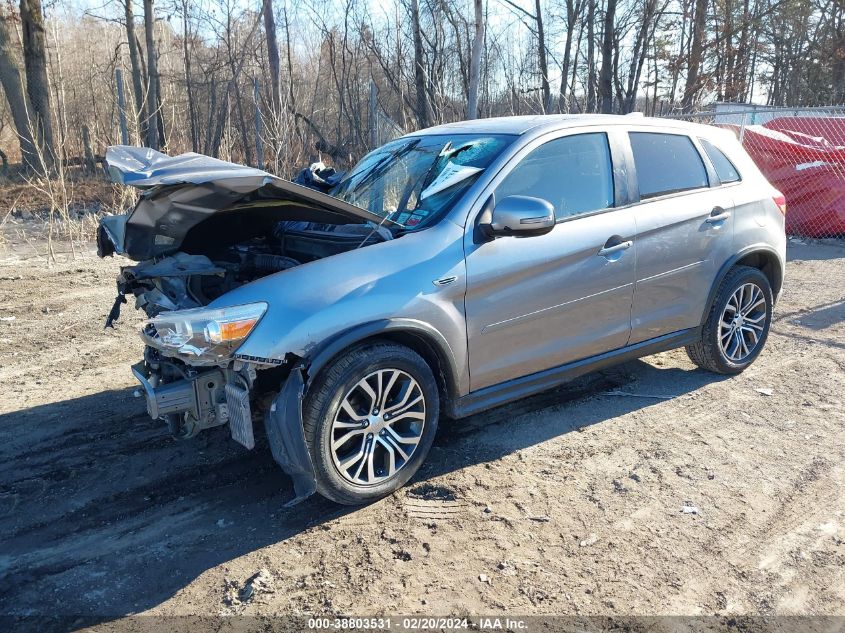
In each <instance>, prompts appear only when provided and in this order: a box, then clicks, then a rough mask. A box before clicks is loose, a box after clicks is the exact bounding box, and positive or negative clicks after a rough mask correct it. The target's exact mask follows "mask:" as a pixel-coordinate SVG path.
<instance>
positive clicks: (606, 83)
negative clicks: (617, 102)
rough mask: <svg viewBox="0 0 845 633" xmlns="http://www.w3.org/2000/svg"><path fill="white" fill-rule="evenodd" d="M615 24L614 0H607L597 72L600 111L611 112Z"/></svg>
mask: <svg viewBox="0 0 845 633" xmlns="http://www.w3.org/2000/svg"><path fill="white" fill-rule="evenodd" d="M615 24H616V0H607V6H606V7H605V13H604V34H603V36H602V45H601V71H600V72H599V101H600V102H601V111H602V112H604V113H605V114H610V113H611V112H613V31H614V27H615Z"/></svg>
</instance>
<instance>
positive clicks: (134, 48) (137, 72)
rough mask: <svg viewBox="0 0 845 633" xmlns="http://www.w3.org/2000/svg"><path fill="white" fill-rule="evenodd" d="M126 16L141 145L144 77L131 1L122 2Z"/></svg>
mask: <svg viewBox="0 0 845 633" xmlns="http://www.w3.org/2000/svg"><path fill="white" fill-rule="evenodd" d="M123 6H124V9H125V16H126V42H127V44H128V46H129V65H130V66H132V93H133V95H134V96H135V117H134V118H135V125H136V126H137V128H138V139H139V141H140V142H141V143H143V142H144V139H146V137H147V121H146V119H147V116H146V114H145V113H144V79H143V77H144V75H143V72H142V71H141V58H140V55H139V54H138V36H137V35H136V34H135V14H134V13H133V12H132V0H124V5H123Z"/></svg>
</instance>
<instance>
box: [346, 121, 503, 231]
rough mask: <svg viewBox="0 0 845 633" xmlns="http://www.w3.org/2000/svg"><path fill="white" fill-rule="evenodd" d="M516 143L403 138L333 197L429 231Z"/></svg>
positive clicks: (372, 156) (487, 138)
mask: <svg viewBox="0 0 845 633" xmlns="http://www.w3.org/2000/svg"><path fill="white" fill-rule="evenodd" d="M513 139H514V137H513V136H509V135H504V134H497V135H492V134H491V135H470V134H454V135H440V134H438V135H430V136H421V137H417V138H405V139H399V140H396V141H393V142H391V143H388V144H386V145H383V146H382V147H380V148H378V149H377V150H375V151H373V152H371V153H369V154H368V155H367V156H365V157H364V158H363V159H362V160H361V161H360V162H359V163H358V164H357V165H356V166H355V168H354V169H352V171H350V172H349V174H348V175H347V176H346V177H345V178H344V179H343V180H342V181H341V182H340V183H339V184H338V186H337V188H336V189H335V190H334V191H333V192H332V195H334V196H336V197H338V198H340V199H341V200H344V201H346V202H349V203H350V204H354V205H356V206H359V207H362V208H364V209H368V210H370V211H372V212H374V213H376V214H378V215H380V216H382V217H385V218H387V219H390V220H393V221H394V222H398V223H399V224H402V225H403V226H405V227H407V228H419V227H424V226H428V225H431V224H433V223H435V222H437V221H438V220H439V219H440V218H441V217H442V216H443V215H445V213H446V212H447V211H448V210H449V209H451V208H452V205H453V204H454V203H455V202H457V200H458V199H459V198H460V196H461V195H462V194H463V193H464V192H465V191H466V190H467V189H468V188H469V187H470V186H471V185H472V183H474V182H475V181H476V179H477V178H478V176H479V174H481V173H482V172H483V171H484V170H485V169H486V168H487V167H488V166H489V165H490V164H491V163H492V162H493V160H494V159H495V158H496V157H497V156H499V154H501V153H502V151H503V150H504V149H505V148H506V147H507V146H508V145H510V143H511V142H512V141H513Z"/></svg>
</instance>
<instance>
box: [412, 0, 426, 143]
mask: <svg viewBox="0 0 845 633" xmlns="http://www.w3.org/2000/svg"><path fill="white" fill-rule="evenodd" d="M411 28H412V29H413V35H414V85H415V88H416V91H417V125H418V126H419V127H420V128H425V127H428V125H429V121H431V116H430V115H431V108H430V106H429V103H428V91H427V90H426V81H425V66H424V60H423V42H422V34H421V33H420V3H419V0H411Z"/></svg>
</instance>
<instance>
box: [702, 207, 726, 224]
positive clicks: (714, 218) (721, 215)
mask: <svg viewBox="0 0 845 633" xmlns="http://www.w3.org/2000/svg"><path fill="white" fill-rule="evenodd" d="M729 217H731V214H730V212H729V211H725V210H724V209H723V208H722V207H713V210H712V211H711V212H710V215H709V216H708V218H707V219H706V220H704V221H705V222H707V224H718V223H719V222H724V221H725V220H727V219H728V218H729Z"/></svg>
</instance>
